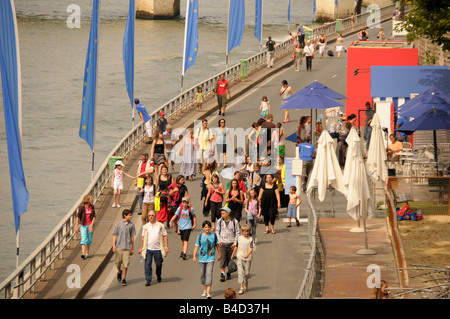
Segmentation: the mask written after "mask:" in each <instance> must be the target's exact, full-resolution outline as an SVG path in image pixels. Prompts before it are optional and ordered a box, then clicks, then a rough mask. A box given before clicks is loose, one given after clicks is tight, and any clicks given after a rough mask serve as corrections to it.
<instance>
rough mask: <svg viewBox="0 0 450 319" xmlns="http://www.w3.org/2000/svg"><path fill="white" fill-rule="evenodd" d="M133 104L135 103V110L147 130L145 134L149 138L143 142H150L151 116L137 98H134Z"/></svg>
mask: <svg viewBox="0 0 450 319" xmlns="http://www.w3.org/2000/svg"><path fill="white" fill-rule="evenodd" d="M134 104H136V111H137V112H138V114H139V116H140V118H141V122H142V123H144V125H145V131H146V132H147V136H148V138H149V140H148V141H147V142H145V143H146V144H152V137H153V132H152V118H151V117H150V115H148V113H147V110H146V109H145V106H144V105H143V104H141V103H140V102H139V99H137V98H136V99H134Z"/></svg>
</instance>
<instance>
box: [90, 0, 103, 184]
mask: <svg viewBox="0 0 450 319" xmlns="http://www.w3.org/2000/svg"><path fill="white" fill-rule="evenodd" d="M100 6H101V1H100V0H98V13H97V54H96V55H97V63H95V68H96V71H95V107H94V119H95V118H97V83H98V80H97V79H98V48H99V35H100V32H99V29H100ZM92 134H93V135H94V137H93V140H92V167H91V181H93V180H94V163H95V121H94V132H93V133H92Z"/></svg>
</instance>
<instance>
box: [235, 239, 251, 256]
mask: <svg viewBox="0 0 450 319" xmlns="http://www.w3.org/2000/svg"><path fill="white" fill-rule="evenodd" d="M236 246H237V251H236V257H237V259H241V260H247V261H251V260H252V255H250V256H249V257H248V258H244V257H243V256H245V255H247V254H248V253H249V251H250V249H251V248H253V238H252V237H251V236H248V237H244V236H239V238H238V241H237V245H236Z"/></svg>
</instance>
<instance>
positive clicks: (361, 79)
mask: <svg viewBox="0 0 450 319" xmlns="http://www.w3.org/2000/svg"><path fill="white" fill-rule="evenodd" d="M418 62H419V49H414V48H411V45H410V44H408V43H407V42H381V41H354V42H352V44H351V45H350V46H349V48H348V54H347V93H346V96H347V97H348V99H347V100H346V116H348V115H350V114H352V113H353V114H356V116H358V119H357V121H356V123H355V124H356V125H360V126H364V124H365V121H364V120H365V112H363V111H361V112H359V114H358V110H365V109H366V107H365V104H366V102H367V101H369V102H371V104H372V97H371V95H370V67H371V66H394V65H399V66H400V65H418ZM358 123H359V124H358Z"/></svg>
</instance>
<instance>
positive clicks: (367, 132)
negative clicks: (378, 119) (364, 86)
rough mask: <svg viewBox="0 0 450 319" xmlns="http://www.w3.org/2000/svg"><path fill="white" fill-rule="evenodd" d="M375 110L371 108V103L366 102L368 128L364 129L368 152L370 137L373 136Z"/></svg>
mask: <svg viewBox="0 0 450 319" xmlns="http://www.w3.org/2000/svg"><path fill="white" fill-rule="evenodd" d="M373 114H374V110H373V108H371V106H370V102H366V126H365V127H364V139H365V140H366V152H367V151H369V144H370V135H371V134H372V126H371V125H370V123H371V122H372V118H373Z"/></svg>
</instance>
